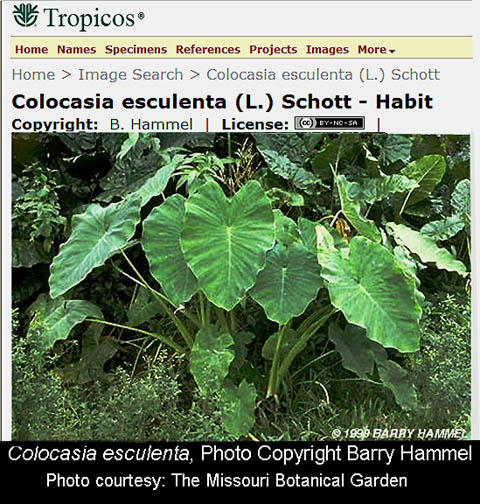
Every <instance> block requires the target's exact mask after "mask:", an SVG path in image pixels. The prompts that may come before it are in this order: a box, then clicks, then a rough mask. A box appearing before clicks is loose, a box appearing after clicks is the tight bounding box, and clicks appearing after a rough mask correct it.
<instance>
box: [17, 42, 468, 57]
mask: <svg viewBox="0 0 480 504" xmlns="http://www.w3.org/2000/svg"><path fill="white" fill-rule="evenodd" d="M10 56H11V58H35V59H36V58H62V59H71V58H82V59H95V58H116V59H124V58H134V59H140V58H151V59H168V58H174V59H182V58H183V59H191V58H194V59H199V58H206V59H212V58H219V59H220V58H228V59H238V58H246V59H257V58H280V59H285V58H293V59H298V58H312V59H319V58H321V59H328V58H335V59H337V58H345V59H352V58H360V59H363V58H382V59H398V58H408V59H419V58H435V59H446V58H448V59H452V58H453V59H457V58H459V59H469V58H472V56H473V51H472V38H471V37H11V48H10Z"/></svg>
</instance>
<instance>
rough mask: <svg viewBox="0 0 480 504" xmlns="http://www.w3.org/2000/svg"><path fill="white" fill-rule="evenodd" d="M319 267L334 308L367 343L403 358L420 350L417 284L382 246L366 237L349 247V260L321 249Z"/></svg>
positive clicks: (354, 239)
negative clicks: (360, 330)
mask: <svg viewBox="0 0 480 504" xmlns="http://www.w3.org/2000/svg"><path fill="white" fill-rule="evenodd" d="M318 261H319V263H320V265H321V266H322V277H323V278H324V279H325V280H326V281H327V282H328V283H327V287H328V291H329V294H330V299H331V302H332V304H333V305H334V306H335V307H337V308H339V309H340V310H341V311H342V312H343V314H344V315H345V318H346V319H347V320H348V321H349V322H351V323H352V324H356V325H359V326H360V327H363V328H364V329H366V330H367V337H369V338H370V339H372V340H373V341H377V342H378V343H380V344H381V345H383V346H385V347H393V348H396V349H397V350H400V351H401V352H412V351H415V350H417V349H418V346H419V340H420V330H419V320H420V316H421V307H420V305H419V304H418V297H417V296H416V292H415V281H414V279H413V278H411V277H409V276H407V275H405V273H404V271H403V270H402V268H401V266H400V264H399V263H398V261H397V260H396V259H395V257H394V256H393V255H392V254H391V253H390V252H389V251H388V250H387V249H386V248H385V247H383V246H382V245H380V244H378V243H374V242H371V241H369V240H367V239H365V238H363V237H354V238H352V240H351V242H350V247H349V251H348V256H346V255H345V254H342V253H341V252H340V251H337V250H332V249H331V248H326V249H319V253H318Z"/></svg>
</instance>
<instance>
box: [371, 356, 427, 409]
mask: <svg viewBox="0 0 480 504" xmlns="http://www.w3.org/2000/svg"><path fill="white" fill-rule="evenodd" d="M385 357H386V353H385ZM377 369H378V375H379V376H380V379H381V380H382V381H383V383H384V384H385V385H386V386H387V387H388V388H389V389H390V390H391V391H392V392H393V395H394V396H395V400H396V401H397V403H398V404H399V405H400V406H401V407H402V408H404V409H410V410H415V409H417V394H416V392H415V388H414V387H413V385H412V384H411V383H410V380H409V379H408V373H407V371H405V369H403V368H402V366H400V365H399V364H397V363H396V362H395V361H392V360H387V359H386V358H385V360H382V361H380V360H377Z"/></svg>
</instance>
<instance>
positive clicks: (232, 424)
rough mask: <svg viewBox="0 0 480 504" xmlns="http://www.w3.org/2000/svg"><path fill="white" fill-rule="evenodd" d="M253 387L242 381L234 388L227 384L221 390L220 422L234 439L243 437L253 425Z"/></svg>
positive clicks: (255, 394)
mask: <svg viewBox="0 0 480 504" xmlns="http://www.w3.org/2000/svg"><path fill="white" fill-rule="evenodd" d="M256 398H257V391H256V390H255V385H253V384H250V383H247V381H246V380H242V382H241V383H240V385H239V386H238V387H236V386H235V385H233V384H232V383H228V384H227V385H226V386H225V387H224V388H223V390H222V392H221V395H220V399H221V401H222V406H223V408H222V421H223V425H224V427H225V429H226V430H227V431H228V432H229V433H230V434H232V435H233V436H234V437H235V438H239V437H241V436H245V435H246V434H248V433H249V432H250V429H251V428H252V427H253V424H254V423H255V401H256Z"/></svg>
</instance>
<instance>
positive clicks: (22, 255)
mask: <svg viewBox="0 0 480 504" xmlns="http://www.w3.org/2000/svg"><path fill="white" fill-rule="evenodd" d="M49 261H50V255H49V254H48V252H46V251H45V249H44V248H43V247H42V246H41V245H40V243H38V242H32V241H30V240H17V239H14V240H12V268H31V267H32V266H35V264H39V263H48V262H49Z"/></svg>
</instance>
